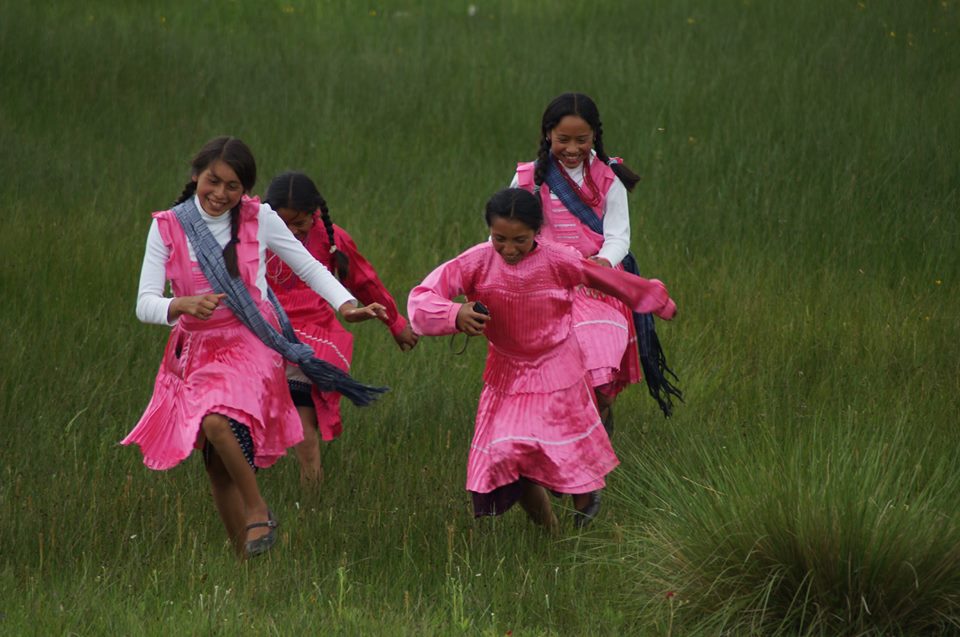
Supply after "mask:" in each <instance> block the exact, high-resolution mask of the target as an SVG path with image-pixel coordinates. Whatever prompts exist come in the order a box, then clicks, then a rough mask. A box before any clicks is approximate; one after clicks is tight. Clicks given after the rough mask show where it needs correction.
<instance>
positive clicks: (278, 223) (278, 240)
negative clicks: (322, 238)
mask: <svg viewBox="0 0 960 637" xmlns="http://www.w3.org/2000/svg"><path fill="white" fill-rule="evenodd" d="M260 227H261V228H263V240H264V243H265V244H266V247H267V248H269V249H270V250H272V251H273V253H274V254H276V255H277V256H278V257H280V259H281V260H283V262H284V263H286V264H287V265H289V266H290V268H291V269H292V270H293V271H294V272H295V273H296V274H297V276H298V277H300V278H301V279H303V282H304V283H306V284H307V285H309V286H310V288H311V289H312V290H313V291H314V292H316V293H317V294H319V295H320V296H322V297H323V298H324V299H325V300H326V301H327V303H329V304H330V305H332V306H333V309H334V310H339V309H340V306H341V305H343V304H344V303H347V302H350V301H354V302H356V300H357V299H356V298H354V296H353V295H352V294H350V292H349V291H348V290H347V288H345V287H343V285H341V284H340V281H337V279H336V277H335V276H333V275H332V274H330V270H328V269H327V268H325V267H324V265H323V264H322V263H320V262H319V261H317V260H316V259H314V258H313V255H311V254H310V253H309V252H307V249H306V248H304V247H303V244H302V243H300V242H299V241H298V240H297V238H296V237H294V236H293V234H292V233H291V232H290V230H289V229H288V228H287V226H286V224H285V223H283V219H281V218H280V216H279V215H277V213H276V212H274V211H273V208H271V207H270V206H267V205H265V204H264V205H262V206H261V207H260Z"/></svg>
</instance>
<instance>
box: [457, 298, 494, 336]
mask: <svg viewBox="0 0 960 637" xmlns="http://www.w3.org/2000/svg"><path fill="white" fill-rule="evenodd" d="M489 320H490V315H489V314H484V313H482V312H477V311H476V310H474V309H473V303H464V304H463V305H461V306H460V310H459V311H457V329H458V330H459V331H461V332H463V333H464V334H466V335H467V336H477V335H479V334H483V330H484V329H486V327H487V325H486V323H487V321H489Z"/></svg>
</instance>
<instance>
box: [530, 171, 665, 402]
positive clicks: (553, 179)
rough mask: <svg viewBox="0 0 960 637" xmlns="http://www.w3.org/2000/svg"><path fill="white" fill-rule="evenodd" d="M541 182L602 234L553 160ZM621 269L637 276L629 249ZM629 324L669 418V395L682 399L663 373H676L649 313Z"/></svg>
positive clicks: (650, 381)
mask: <svg viewBox="0 0 960 637" xmlns="http://www.w3.org/2000/svg"><path fill="white" fill-rule="evenodd" d="M546 168H547V169H546V174H545V175H544V182H545V183H546V185H547V188H549V189H550V191H551V192H553V194H555V195H556V196H557V197H558V198H559V199H560V201H562V202H563V205H564V206H566V208H567V210H569V211H570V213H571V214H573V216H575V217H576V218H577V219H579V220H580V221H581V222H582V223H583V224H584V225H585V226H587V227H588V228H589V229H590V230H591V231H593V232H595V233H597V234H599V235H602V234H603V221H601V219H600V217H598V216H597V215H596V214H595V213H594V212H593V209H592V208H590V207H589V206H588V205H587V204H586V203H584V201H583V200H582V199H581V198H580V197H579V196H577V193H576V192H575V191H574V190H573V188H571V187H570V185H569V184H568V183H567V182H566V181H565V180H564V178H563V176H562V175H561V174H560V170H562V169H561V168H559V167H558V166H557V164H556V163H555V162H549V161H548V162H547V167H546ZM622 264H623V269H624V270H626V271H627V272H629V273H631V274H636V275H637V276H640V268H639V267H638V266H637V259H636V257H634V256H633V253H632V252H627V256H626V257H624V259H623V261H622ZM633 324H634V326H635V327H636V328H637V349H638V350H639V353H640V366H641V367H642V368H643V376H644V380H645V381H646V383H647V390H648V391H649V392H650V395H651V396H652V397H653V399H654V400H656V401H657V404H658V405H660V409H661V410H662V411H663V415H664V416H666V417H667V418H669V417H670V416H671V415H672V414H673V398H674V397H676V398H677V399H678V400H679V401H680V402H683V392H681V391H680V389H679V388H678V387H677V386H676V385H674V384H673V382H671V381H670V380H669V379H668V378H667V376H668V375H669V376H671V377H672V378H673V380H674V381H679V380H680V379H679V378H677V375H676V374H674V373H673V370H671V369H670V368H669V367H668V366H667V358H666V356H665V355H664V353H663V348H662V347H661V346H660V339H659V338H657V332H656V326H655V325H654V323H653V315H652V314H638V313H636V312H634V313H633Z"/></svg>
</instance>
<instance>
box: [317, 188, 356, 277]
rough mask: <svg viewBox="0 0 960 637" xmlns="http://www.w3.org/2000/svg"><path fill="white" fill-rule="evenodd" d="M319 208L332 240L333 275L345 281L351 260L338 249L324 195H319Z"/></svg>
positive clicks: (324, 225) (328, 235) (348, 273)
mask: <svg viewBox="0 0 960 637" xmlns="http://www.w3.org/2000/svg"><path fill="white" fill-rule="evenodd" d="M317 208H319V209H320V219H321V220H322V221H323V227H324V228H325V229H326V231H327V237H328V238H329V239H330V250H331V252H332V253H333V273H334V274H336V275H337V278H338V279H340V281H345V280H346V279H347V277H348V276H350V258H349V257H348V256H347V255H346V253H344V252H343V250H340V249H338V248H337V242H336V240H335V239H334V237H333V221H332V220H331V219H330V209H329V208H327V202H326V200H325V199H324V198H323V195H320V194H318V195H317Z"/></svg>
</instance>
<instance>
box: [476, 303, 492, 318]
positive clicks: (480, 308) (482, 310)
mask: <svg viewBox="0 0 960 637" xmlns="http://www.w3.org/2000/svg"><path fill="white" fill-rule="evenodd" d="M473 311H474V312H479V313H480V314H486V315H487V316H490V310H488V309H487V306H486V305H484V304H483V303H481V302H480V301H475V302H474V303H473Z"/></svg>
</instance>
